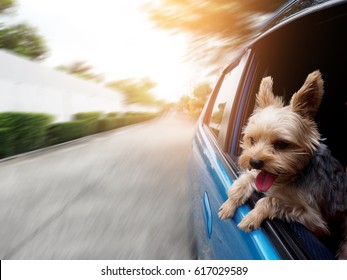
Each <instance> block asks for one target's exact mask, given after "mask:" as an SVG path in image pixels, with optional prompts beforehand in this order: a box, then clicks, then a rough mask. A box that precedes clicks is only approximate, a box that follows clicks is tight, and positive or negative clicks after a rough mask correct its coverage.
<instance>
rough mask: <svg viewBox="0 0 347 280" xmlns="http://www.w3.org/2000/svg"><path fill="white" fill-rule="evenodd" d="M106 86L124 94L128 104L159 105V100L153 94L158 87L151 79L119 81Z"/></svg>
mask: <svg viewBox="0 0 347 280" xmlns="http://www.w3.org/2000/svg"><path fill="white" fill-rule="evenodd" d="M106 86H107V87H109V88H111V89H115V90H119V91H121V92H122V93H124V95H125V103H126V104H134V103H138V104H143V105H154V104H158V100H156V98H155V97H154V95H153V94H152V90H153V89H154V88H155V87H156V86H157V85H156V83H154V82H153V81H152V80H151V79H149V78H138V79H131V78H128V79H123V80H117V81H112V82H109V83H107V84H106Z"/></svg>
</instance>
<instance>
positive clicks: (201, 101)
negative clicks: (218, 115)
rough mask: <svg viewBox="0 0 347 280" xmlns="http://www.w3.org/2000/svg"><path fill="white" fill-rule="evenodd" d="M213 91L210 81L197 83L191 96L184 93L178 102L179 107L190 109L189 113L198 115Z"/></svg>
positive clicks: (185, 109)
mask: <svg viewBox="0 0 347 280" xmlns="http://www.w3.org/2000/svg"><path fill="white" fill-rule="evenodd" d="M211 91H212V88H211V86H210V84H209V83H201V84H199V85H197V86H196V87H195V88H194V90H193V92H192V94H191V96H189V95H184V96H182V97H181V98H180V100H179V102H178V108H179V109H181V110H183V111H189V113H190V114H191V115H192V116H194V117H198V116H199V115H200V113H201V111H202V109H203V107H204V105H205V103H206V101H207V99H208V97H209V96H210V94H211Z"/></svg>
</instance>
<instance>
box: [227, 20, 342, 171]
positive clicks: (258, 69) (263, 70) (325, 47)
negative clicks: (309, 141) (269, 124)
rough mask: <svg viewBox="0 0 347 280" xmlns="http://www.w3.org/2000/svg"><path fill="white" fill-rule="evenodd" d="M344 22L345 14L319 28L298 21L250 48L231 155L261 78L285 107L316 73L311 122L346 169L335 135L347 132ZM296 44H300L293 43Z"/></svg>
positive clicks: (338, 136) (239, 150)
mask: <svg viewBox="0 0 347 280" xmlns="http://www.w3.org/2000/svg"><path fill="white" fill-rule="evenodd" d="M346 22H347V16H346V15H345V14H344V15H342V16H340V17H335V18H333V20H331V21H324V22H320V23H319V24H317V23H315V24H313V23H311V21H307V22H300V24H297V25H294V24H293V25H290V26H288V27H287V30H286V32H285V33H284V32H283V30H282V32H281V30H279V31H280V32H274V33H273V34H272V35H271V36H268V37H267V38H265V39H263V40H261V41H259V42H258V43H257V44H256V45H255V46H253V50H252V51H253V54H254V59H253V61H252V65H251V66H250V68H253V69H255V71H254V73H252V74H251V75H249V78H248V79H249V81H247V83H248V85H247V89H244V90H243V93H242V96H245V97H244V98H245V102H244V103H242V102H240V104H242V105H241V106H240V107H241V108H240V109H239V110H240V111H241V112H242V117H241V121H240V125H239V127H238V129H234V131H233V133H234V136H235V137H234V138H233V143H234V145H231V150H230V153H231V155H235V156H238V155H239V154H240V153H241V149H240V147H239V142H240V138H241V131H242V126H244V125H245V124H246V122H247V119H248V117H249V115H250V114H251V113H252V111H253V109H254V103H255V95H256V93H257V92H258V89H259V85H260V82H261V79H262V78H263V77H266V76H271V77H272V78H273V80H274V85H273V92H274V94H275V95H278V96H281V97H282V98H283V99H284V101H285V103H286V104H288V102H289V100H290V98H291V96H292V94H294V93H295V92H296V91H297V90H298V89H299V88H300V87H301V86H302V84H303V82H304V81H305V79H306V77H307V75H308V74H309V73H311V72H313V71H315V70H320V71H321V73H322V78H323V80H324V88H325V93H324V97H323V100H322V103H321V105H320V108H319V111H318V113H317V116H316V121H317V123H318V128H319V131H320V133H321V138H322V139H323V141H324V143H325V144H327V145H328V146H329V148H330V150H331V151H332V153H333V155H334V156H335V157H336V158H337V159H338V160H339V161H340V162H341V163H342V164H343V165H344V166H346V164H347V155H346V149H345V143H346V136H343V135H341V131H345V130H346V127H347V113H346V111H347V110H346V108H347V107H346V104H347V94H346V93H347V84H346V83H345V79H346V77H347V67H346V65H347V64H346V63H347V55H346V49H347V43H346V42H345V40H343V38H345V37H346V36H347V29H345V28H344V26H345V25H346ZM331 30H335V31H334V32H331ZM283 34H286V36H283ZM298 41H300V44H297V43H296V42H298ZM303 46H305V47H303ZM244 88H246V87H244ZM243 104H244V105H243ZM234 140H235V141H234Z"/></svg>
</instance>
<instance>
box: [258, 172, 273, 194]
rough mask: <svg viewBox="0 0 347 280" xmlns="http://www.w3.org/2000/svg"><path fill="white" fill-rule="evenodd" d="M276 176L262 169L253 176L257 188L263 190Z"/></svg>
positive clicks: (265, 189) (266, 188)
mask: <svg viewBox="0 0 347 280" xmlns="http://www.w3.org/2000/svg"><path fill="white" fill-rule="evenodd" d="M276 178H277V176H276V175H274V174H272V173H269V172H266V171H263V170H262V171H260V173H259V174H258V175H257V177H256V178H255V185H256V187H257V188H258V190H260V191H262V192H265V191H267V190H268V189H270V188H271V186H272V184H273V183H274V181H275V180H276Z"/></svg>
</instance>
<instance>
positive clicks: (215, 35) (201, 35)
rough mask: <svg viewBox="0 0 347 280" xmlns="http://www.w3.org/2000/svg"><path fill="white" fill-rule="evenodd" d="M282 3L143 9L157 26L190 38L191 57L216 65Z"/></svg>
mask: <svg viewBox="0 0 347 280" xmlns="http://www.w3.org/2000/svg"><path fill="white" fill-rule="evenodd" d="M285 2H286V0H262V1H259V0H205V1H189V0H159V1H155V2H151V3H149V4H147V5H146V6H145V7H144V9H145V11H146V12H147V13H148V14H149V18H150V19H151V20H152V21H153V22H154V23H155V24H156V26H157V27H159V28H162V29H166V30H170V31H172V32H174V33H185V34H187V35H189V38H190V43H191V48H192V51H191V53H192V54H193V55H194V57H193V58H194V59H195V60H198V61H200V62H202V64H206V63H208V64H210V63H211V61H214V62H215V63H219V60H220V58H221V57H225V54H226V53H229V52H231V51H234V50H235V49H236V48H238V47H240V46H241V45H243V44H244V43H245V42H246V41H248V40H250V39H251V38H252V37H253V36H254V35H255V33H256V30H257V28H258V26H259V18H260V16H263V15H265V14H269V13H271V12H273V11H275V10H276V9H277V8H279V7H280V5H282V4H283V3H285ZM197 54H198V55H197ZM206 57H208V60H206Z"/></svg>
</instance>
